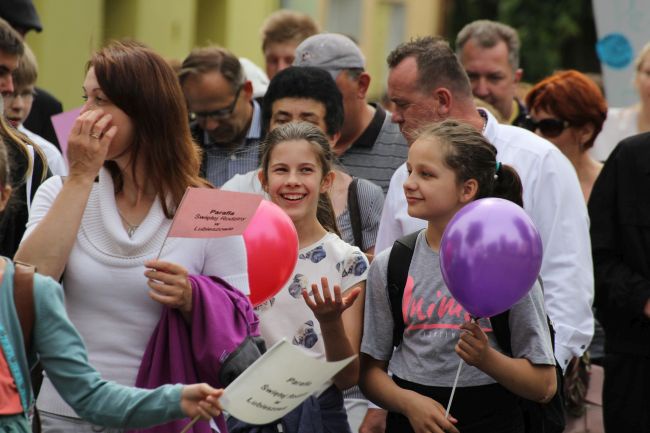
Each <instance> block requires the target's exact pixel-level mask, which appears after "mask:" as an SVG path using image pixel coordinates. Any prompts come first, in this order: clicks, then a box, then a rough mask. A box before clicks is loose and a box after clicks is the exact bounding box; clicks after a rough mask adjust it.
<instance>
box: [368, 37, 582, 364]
mask: <svg viewBox="0 0 650 433" xmlns="http://www.w3.org/2000/svg"><path fill="white" fill-rule="evenodd" d="M388 66H389V68H390V72H389V76H388V94H389V97H390V99H391V101H392V102H394V103H395V106H396V108H395V111H394V113H393V121H394V122H396V123H398V124H399V126H400V130H401V131H402V133H403V134H404V136H405V137H406V140H407V141H408V142H409V143H412V142H413V141H414V140H415V137H416V136H417V129H418V128H419V127H421V126H423V125H424V124H426V123H430V122H436V121H441V120H443V119H447V118H455V119H458V120H462V121H465V122H468V123H469V124H471V125H474V126H475V127H476V128H477V129H479V130H481V131H483V133H484V134H485V136H486V137H487V138H488V139H489V140H490V142H491V143H492V144H493V145H494V146H495V147H496V148H497V150H498V154H497V159H498V161H500V162H502V163H505V164H509V165H512V166H513V167H514V168H515V169H516V170H517V172H518V173H519V175H520V176H521V180H522V183H523V186H524V208H525V210H526V212H527V213H528V214H529V215H530V216H531V218H532V219H533V221H534V223H535V225H536V226H537V229H538V230H539V232H540V235H541V237H542V242H543V245H544V259H543V262H542V270H541V276H542V280H543V282H544V300H545V304H546V310H547V312H548V315H549V316H550V318H551V319H552V321H553V324H554V326H555V331H556V336H555V356H556V358H557V360H558V361H559V362H560V364H561V366H562V367H563V368H566V367H567V365H568V363H569V360H570V359H571V358H572V357H574V356H580V355H581V354H582V353H583V352H584V351H585V349H586V348H587V346H588V345H589V342H590V341H591V337H592V336H593V330H594V322H593V315H592V312H591V304H592V300H593V290H594V288H593V287H594V281H593V264H592V259H591V244H590V240H589V231H588V230H589V219H588V214H587V209H586V206H585V204H584V199H583V197H582V193H581V191H580V185H579V183H578V178H577V176H576V174H575V171H574V169H573V167H572V166H571V164H570V162H569V161H568V160H567V159H566V158H565V157H564V156H563V155H562V153H561V152H560V151H559V150H558V149H557V148H555V147H554V146H553V145H552V144H551V143H549V142H548V141H546V140H544V139H542V138H540V137H538V136H536V135H535V134H533V133H531V132H529V131H526V130H524V129H522V128H518V127H514V126H510V125H502V124H498V123H497V122H496V120H495V119H494V117H492V116H491V115H490V114H489V113H488V112H487V111H483V110H478V109H477V108H476V106H475V105H474V101H473V99H472V89H471V86H470V83H469V80H468V78H467V74H466V73H465V71H464V69H463V67H462V65H461V64H460V63H459V61H458V59H457V57H456V56H455V55H454V52H453V51H452V50H451V48H450V47H449V44H448V43H447V42H446V41H445V40H443V39H441V38H432V37H425V38H419V39H415V40H412V41H410V42H407V43H404V44H402V45H400V46H398V47H397V48H396V49H395V50H393V52H392V53H391V54H390V55H389V56H388ZM406 177H407V172H406V167H405V165H402V166H401V167H400V168H398V169H397V171H396V172H395V174H394V175H393V178H392V179H391V183H390V187H389V190H388V194H387V196H386V201H385V204H384V209H383V212H382V219H381V223H380V226H379V234H378V236H377V243H376V246H375V251H376V252H377V253H378V252H380V251H381V250H383V249H385V248H388V247H390V246H392V245H393V242H394V241H395V240H396V239H399V238H400V237H402V236H404V235H406V234H408V233H411V232H414V231H416V230H419V229H421V228H424V227H425V226H426V222H425V221H423V220H418V219H415V218H411V217H409V216H408V214H407V203H406V199H405V197H404V193H403V190H402V185H403V183H404V180H405V179H406ZM504 278H507V276H504Z"/></svg>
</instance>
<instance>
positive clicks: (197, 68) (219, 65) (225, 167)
mask: <svg viewBox="0 0 650 433" xmlns="http://www.w3.org/2000/svg"><path fill="white" fill-rule="evenodd" d="M179 80H180V84H181V87H182V89H183V93H184V95H185V100H186V102H187V107H188V110H189V113H190V120H191V121H192V134H193V135H194V137H195V139H196V141H197V142H198V143H199V145H200V146H201V147H202V148H203V161H202V163H201V174H202V175H203V176H204V177H205V178H206V179H207V180H209V181H210V182H211V183H212V184H214V185H215V186H221V185H223V184H224V183H225V182H226V181H227V180H229V179H230V178H232V177H233V176H234V175H236V174H244V173H247V172H249V171H251V170H254V169H255V168H257V165H258V157H259V142H260V140H261V138H262V122H261V120H262V116H261V110H260V106H259V104H258V103H257V102H256V101H255V100H253V85H252V84H251V82H250V81H249V80H248V79H247V78H246V76H245V74H244V69H243V68H242V66H241V64H240V62H239V60H238V59H237V57H236V56H235V55H233V54H232V53H231V52H230V51H228V50H226V49H225V48H221V47H216V46H213V47H205V48H197V49H194V50H192V52H191V53H190V55H189V56H188V57H187V58H186V59H185V60H184V61H183V64H182V65H181V70H180V72H179Z"/></svg>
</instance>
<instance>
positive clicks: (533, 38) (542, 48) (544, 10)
mask: <svg viewBox="0 0 650 433" xmlns="http://www.w3.org/2000/svg"><path fill="white" fill-rule="evenodd" d="M450 6H451V8H450V10H449V20H448V21H447V22H448V23H449V24H450V25H449V26H448V28H447V31H446V33H447V37H448V39H449V40H450V41H452V43H453V42H454V41H455V40H456V34H457V33H458V32H459V31H460V29H461V28H463V26H464V25H465V24H467V23H470V22H472V21H474V20H477V19H490V20H495V21H500V22H502V23H505V24H508V25H510V26H512V27H514V28H515V29H517V31H518V32H519V37H520V39H521V53H520V57H521V67H522V68H523V69H524V81H528V82H531V83H535V82H537V81H539V80H540V79H542V78H544V77H546V76H548V75H550V74H552V73H553V71H555V70H557V69H570V68H571V69H578V70H580V71H582V72H600V63H599V62H598V59H597V57H596V52H595V44H596V29H595V25H594V19H593V10H592V6H591V0H570V1H567V0H537V1H530V0H451V1H450Z"/></svg>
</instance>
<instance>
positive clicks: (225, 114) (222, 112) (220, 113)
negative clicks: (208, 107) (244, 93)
mask: <svg viewBox="0 0 650 433" xmlns="http://www.w3.org/2000/svg"><path fill="white" fill-rule="evenodd" d="M242 87H243V86H239V88H238V89H237V93H235V99H234V100H233V101H232V103H231V104H230V105H228V106H227V107H224V108H219V109H218V110H214V111H204V112H201V113H196V112H193V111H191V112H190V120H197V119H203V120H206V119H210V120H223V119H227V118H229V117H230V116H232V112H233V111H235V106H236V105H237V100H238V99H239V93H241V89H242Z"/></svg>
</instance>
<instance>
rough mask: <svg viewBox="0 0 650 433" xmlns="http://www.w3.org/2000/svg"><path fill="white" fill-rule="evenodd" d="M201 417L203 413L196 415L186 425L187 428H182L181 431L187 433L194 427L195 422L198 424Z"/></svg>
mask: <svg viewBox="0 0 650 433" xmlns="http://www.w3.org/2000/svg"><path fill="white" fill-rule="evenodd" d="M200 418H201V415H197V416H195V417H194V418H193V419H192V421H190V423H189V424H187V425H186V426H185V428H183V430H181V433H187V432H188V431H189V430H190V429H191V428H192V426H193V425H194V424H196V422H197V421H198V420H199V419H200Z"/></svg>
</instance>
